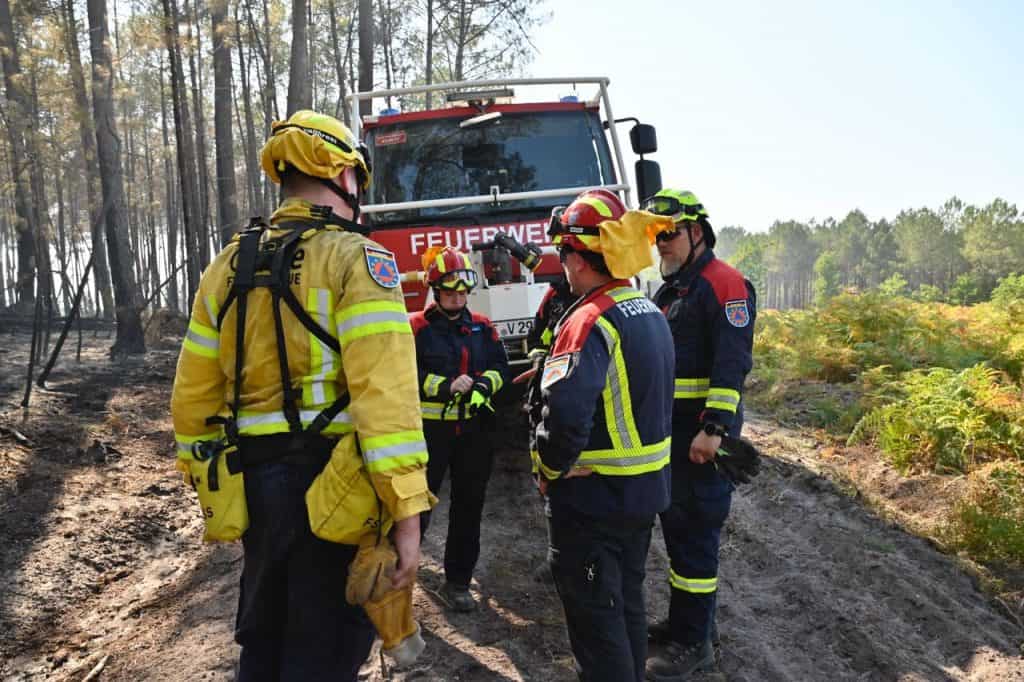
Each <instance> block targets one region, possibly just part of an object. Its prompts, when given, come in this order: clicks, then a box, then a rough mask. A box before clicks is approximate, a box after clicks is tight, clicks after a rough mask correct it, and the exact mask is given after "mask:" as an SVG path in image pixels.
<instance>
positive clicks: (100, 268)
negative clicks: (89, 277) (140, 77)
mask: <svg viewBox="0 0 1024 682" xmlns="http://www.w3.org/2000/svg"><path fill="white" fill-rule="evenodd" d="M64 15H65V24H64V29H65V37H64V40H65V45H66V47H67V55H68V66H69V70H70V75H71V88H72V90H73V91H74V95H75V115H76V117H77V119H78V121H79V137H80V138H81V140H82V150H83V152H84V153H83V157H84V158H83V160H84V164H85V168H84V169H83V170H84V171H85V172H84V174H83V178H82V179H83V182H85V193H86V199H87V201H88V204H89V232H90V235H91V236H92V253H94V254H95V257H94V258H93V267H92V274H93V277H94V279H95V281H96V289H97V290H98V291H99V293H100V301H101V302H102V305H103V311H102V314H103V318H104V319H106V320H112V319H113V318H114V295H113V291H112V290H111V288H110V269H109V267H108V266H107V246H106V240H105V239H104V238H103V223H102V221H101V220H100V209H101V208H102V207H101V206H100V198H99V196H98V195H97V192H96V179H97V177H98V176H99V167H98V166H97V165H96V133H95V132H94V131H93V127H92V112H91V111H89V95H88V93H87V92H86V90H85V73H84V71H83V70H82V57H81V52H80V51H79V49H78V33H77V28H76V26H77V24H76V21H75V3H74V0H65V2H64ZM97 312H99V311H97Z"/></svg>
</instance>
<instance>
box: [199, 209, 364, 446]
mask: <svg viewBox="0 0 1024 682" xmlns="http://www.w3.org/2000/svg"><path fill="white" fill-rule="evenodd" d="M323 226H324V223H323V221H322V220H315V221H314V223H313V224H312V225H310V223H309V222H308V221H302V222H289V223H282V224H279V225H275V226H274V229H284V230H288V232H286V233H285V234H284V235H283V236H282V237H280V238H278V239H275V240H274V242H273V244H269V245H268V246H267V247H265V248H264V249H263V250H262V252H261V248H260V246H261V244H260V240H261V236H262V233H263V231H264V230H265V229H268V228H267V225H266V224H265V223H263V222H262V220H259V219H256V218H254V219H253V220H252V221H250V228H249V229H248V230H245V231H244V232H242V234H241V236H240V237H239V246H238V258H237V261H236V264H235V279H234V282H233V284H232V286H231V290H230V291H229V292H228V295H227V297H226V298H225V300H224V303H223V305H222V306H221V310H220V313H219V314H218V316H217V329H218V330H220V329H221V327H222V325H223V323H224V318H225V315H226V313H227V311H228V309H229V308H230V306H231V305H232V304H233V303H234V304H237V306H238V310H237V316H238V319H237V330H236V335H235V377H236V381H235V387H234V401H233V403H232V405H231V413H232V416H231V417H229V418H226V419H225V418H223V417H210V418H209V419H207V424H214V423H216V424H222V425H223V426H224V429H225V432H226V433H227V435H228V442H229V443H236V442H237V440H238V423H237V422H238V410H239V406H240V405H241V384H242V380H241V378H242V369H243V367H244V352H245V318H246V310H247V307H248V306H247V301H248V293H249V292H250V291H251V290H252V289H254V288H257V287H266V288H267V289H269V290H270V293H271V298H272V304H271V305H272V309H273V312H274V337H275V343H276V345H277V359H278V367H279V370H280V372H281V389H282V396H283V397H282V411H283V412H284V415H285V419H286V420H287V422H288V430H289V432H291V433H293V434H300V433H301V434H307V433H308V434H310V435H317V434H319V433H320V432H321V431H323V430H324V429H325V428H327V426H328V425H329V424H330V423H331V421H332V420H333V419H334V418H335V417H337V416H338V415H339V414H340V413H341V412H342V411H343V410H344V409H345V408H346V407H348V404H349V402H350V397H349V395H348V393H345V394H343V395H342V396H340V397H339V398H338V399H337V400H335V401H334V402H333V403H331V404H330V405H328V406H327V407H326V408H324V409H323V410H322V411H321V412H320V413H319V414H318V415H317V416H316V417H315V418H314V419H313V421H312V422H311V423H310V426H309V428H307V429H305V430H303V427H302V418H301V415H300V413H299V409H298V402H299V399H300V398H301V396H302V394H301V392H300V391H296V390H295V389H293V388H292V380H291V372H290V370H289V368H288V350H287V343H286V340H285V333H284V320H283V318H282V316H281V302H282V301H283V302H284V303H285V304H286V305H287V306H288V308H289V310H291V311H292V314H294V315H295V317H296V319H298V321H299V322H300V323H301V324H302V326H304V327H305V328H306V329H307V330H309V332H310V333H311V334H313V335H314V336H316V337H317V338H318V339H319V340H320V341H321V342H323V343H324V344H325V345H326V346H327V347H329V348H330V349H331V350H333V351H334V352H335V353H341V344H340V343H339V342H338V339H336V338H335V337H334V336H332V335H331V333H330V332H329V331H328V330H326V329H324V328H323V327H322V326H321V325H320V324H319V323H318V322H317V321H316V320H314V319H313V317H312V316H311V315H310V314H309V313H308V312H307V311H306V309H305V308H303V306H302V304H301V303H300V302H299V299H298V298H297V297H296V296H295V292H294V291H292V289H291V286H290V284H289V282H288V279H289V265H290V263H291V260H292V257H293V255H294V253H295V250H296V249H297V248H298V246H299V244H300V242H301V241H302V237H303V235H305V234H306V233H307V232H308V231H309V230H310V229H311V228H312V229H320V228H322V227H323ZM261 256H262V257H261ZM268 258H269V273H267V272H265V270H266V269H267V259H268ZM258 267H259V268H260V269H261V270H264V272H263V274H257V272H256V270H257V268H258Z"/></svg>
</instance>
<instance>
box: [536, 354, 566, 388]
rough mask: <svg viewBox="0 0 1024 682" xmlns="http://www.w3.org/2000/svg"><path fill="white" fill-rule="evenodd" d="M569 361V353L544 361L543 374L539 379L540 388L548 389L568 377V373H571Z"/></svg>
mask: <svg viewBox="0 0 1024 682" xmlns="http://www.w3.org/2000/svg"><path fill="white" fill-rule="evenodd" d="M571 360H572V354H571V353H566V354H564V355H559V356H558V357H556V358H548V359H547V360H545V361H544V374H543V376H541V379H540V387H541V388H542V389H545V388H548V387H549V386H552V385H554V384H556V383H558V382H559V381H561V380H562V379H564V378H566V377H567V376H569V373H570V372H571V371H572V366H571V363H570V361H571Z"/></svg>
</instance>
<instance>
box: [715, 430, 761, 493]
mask: <svg viewBox="0 0 1024 682" xmlns="http://www.w3.org/2000/svg"><path fill="white" fill-rule="evenodd" d="M715 466H717V467H718V471H719V472H721V474H722V475H723V476H725V477H726V478H727V479H729V481H731V482H732V484H733V485H741V484H743V483H750V479H752V478H754V477H755V476H757V475H758V474H759V473H761V453H760V452H759V451H758V449H757V448H755V447H754V445H753V443H751V442H750V441H749V440H747V439H745V438H732V437H730V436H722V445H721V446H720V447H719V448H718V452H717V454H716V456H715Z"/></svg>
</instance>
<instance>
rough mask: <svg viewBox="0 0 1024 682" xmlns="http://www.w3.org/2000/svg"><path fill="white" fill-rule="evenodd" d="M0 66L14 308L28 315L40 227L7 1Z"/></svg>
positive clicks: (0, 18) (1, 17)
mask: <svg viewBox="0 0 1024 682" xmlns="http://www.w3.org/2000/svg"><path fill="white" fill-rule="evenodd" d="M0 62H3V70H4V85H5V88H6V94H7V111H6V114H7V124H8V125H7V126H6V128H7V135H8V142H9V144H10V150H11V151H10V159H9V160H10V165H11V177H12V178H13V180H14V221H15V222H14V231H15V233H16V234H17V242H18V277H17V282H16V284H15V305H17V306H18V307H19V308H20V309H22V310H24V311H26V312H27V311H29V310H31V309H32V308H33V304H34V303H35V289H34V287H33V281H34V280H35V279H36V244H35V234H36V232H37V231H38V230H40V229H42V225H39V224H38V223H36V222H34V216H33V211H32V209H31V192H32V180H31V178H30V176H29V162H30V159H28V158H27V157H26V153H27V151H26V149H25V145H26V142H25V128H26V127H27V124H28V122H29V115H30V114H29V112H30V108H29V106H28V96H27V94H26V93H25V90H24V85H23V83H24V81H23V78H22V73H21V64H20V62H19V57H18V45H17V42H16V39H15V34H14V24H13V21H12V19H11V6H10V2H9V0H0Z"/></svg>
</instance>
